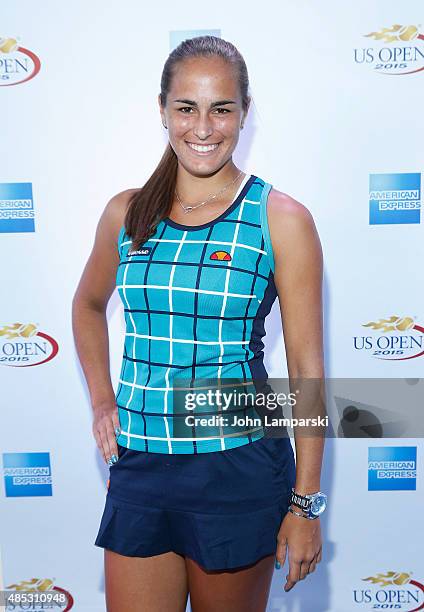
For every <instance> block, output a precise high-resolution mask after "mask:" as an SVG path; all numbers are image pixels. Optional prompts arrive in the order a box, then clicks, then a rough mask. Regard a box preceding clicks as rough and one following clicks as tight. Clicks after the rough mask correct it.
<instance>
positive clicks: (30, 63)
mask: <svg viewBox="0 0 424 612" xmlns="http://www.w3.org/2000/svg"><path fill="white" fill-rule="evenodd" d="M18 40H19V39H18V38H12V37H2V36H0V87H7V86H10V85H20V84H21V83H25V82H26V81H29V80H30V79H33V78H34V77H35V76H36V75H37V74H38V73H39V72H40V68H41V62H40V60H39V58H38V57H37V56H36V55H35V53H34V52H33V51H30V50H29V49H26V48H25V47H21V46H20V45H19V42H18Z"/></svg>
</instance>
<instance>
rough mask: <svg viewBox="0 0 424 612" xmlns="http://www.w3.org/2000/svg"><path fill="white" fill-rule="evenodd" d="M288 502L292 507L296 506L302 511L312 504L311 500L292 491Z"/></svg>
mask: <svg viewBox="0 0 424 612" xmlns="http://www.w3.org/2000/svg"><path fill="white" fill-rule="evenodd" d="M298 500H299V501H298ZM290 501H291V503H292V504H293V505H294V506H297V507H298V508H301V509H302V510H308V509H309V507H310V505H311V504H312V500H311V499H308V498H305V497H304V496H303V495H300V494H299V493H296V492H295V491H294V490H293V489H292V491H291V496H290Z"/></svg>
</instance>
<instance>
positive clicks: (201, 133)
mask: <svg viewBox="0 0 424 612" xmlns="http://www.w3.org/2000/svg"><path fill="white" fill-rule="evenodd" d="M212 132H213V126H212V122H211V120H210V118H209V116H208V114H207V113H205V114H202V113H199V115H198V119H197V120H196V122H195V124H194V126H193V133H194V134H195V135H196V137H197V138H198V139H199V140H204V139H205V138H207V137H208V136H210V135H211V134H212Z"/></svg>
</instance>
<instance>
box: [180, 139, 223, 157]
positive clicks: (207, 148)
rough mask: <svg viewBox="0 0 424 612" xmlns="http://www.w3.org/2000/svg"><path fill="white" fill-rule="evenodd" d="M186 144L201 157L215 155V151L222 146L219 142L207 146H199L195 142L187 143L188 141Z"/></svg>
mask: <svg viewBox="0 0 424 612" xmlns="http://www.w3.org/2000/svg"><path fill="white" fill-rule="evenodd" d="M186 144H187V146H188V147H189V149H191V150H192V151H195V152H196V153H200V154H201V155H207V154H210V153H213V152H214V151H216V150H217V148H218V147H219V145H220V143H219V142H217V143H213V144H207V145H199V144H196V143H194V142H187V141H186Z"/></svg>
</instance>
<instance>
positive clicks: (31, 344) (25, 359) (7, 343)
mask: <svg viewBox="0 0 424 612" xmlns="http://www.w3.org/2000/svg"><path fill="white" fill-rule="evenodd" d="M58 352H59V345H58V343H57V342H56V340H55V339H54V338H52V337H51V336H49V335H48V334H46V333H45V332H42V331H39V330H38V328H37V325H35V324H34V323H13V324H12V325H3V327H0V365H5V366H14V367H18V368H23V367H28V366H35V365H41V364H42V363H46V362H47V361H51V360H52V359H53V358H54V357H56V355H57V353H58Z"/></svg>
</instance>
